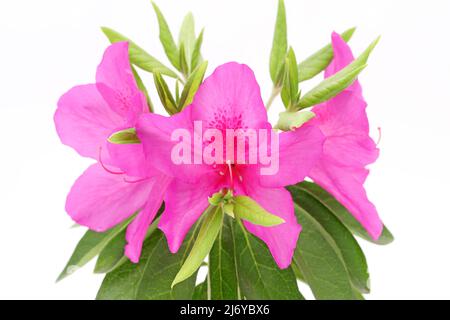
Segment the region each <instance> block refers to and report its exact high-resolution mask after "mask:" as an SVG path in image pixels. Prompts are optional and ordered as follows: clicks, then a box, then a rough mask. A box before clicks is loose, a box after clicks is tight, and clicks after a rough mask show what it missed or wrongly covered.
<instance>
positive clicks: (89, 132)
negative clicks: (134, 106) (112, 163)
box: [54, 85, 123, 162]
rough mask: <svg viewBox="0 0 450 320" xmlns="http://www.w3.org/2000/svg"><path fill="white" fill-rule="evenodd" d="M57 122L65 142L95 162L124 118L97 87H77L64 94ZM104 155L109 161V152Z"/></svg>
mask: <svg viewBox="0 0 450 320" xmlns="http://www.w3.org/2000/svg"><path fill="white" fill-rule="evenodd" d="M54 121H55V125H56V131H57V132H58V135H59V137H60V139H61V141H62V143H64V144H65V145H68V146H70V147H72V148H74V149H75V150H76V151H77V152H78V153H79V154H80V155H82V156H84V157H90V158H93V159H98V155H99V150H100V147H104V146H105V142H106V139H107V138H108V137H109V135H110V134H111V133H112V132H113V131H114V129H115V128H117V127H119V126H122V125H123V119H122V118H121V117H120V116H119V115H118V114H116V113H115V112H114V111H112V110H111V109H110V108H109V106H108V104H107V103H106V102H105V100H104V99H103V98H102V96H101V95H100V94H99V92H98V90H97V88H96V86H95V85H83V86H78V87H74V88H73V89H71V90H70V91H69V92H67V93H66V94H64V95H63V96H62V97H61V98H60V100H59V102H58V109H57V110H56V112H55V116H54ZM102 155H103V156H104V160H105V162H108V161H107V160H106V158H107V157H108V155H107V152H105V153H104V154H102Z"/></svg>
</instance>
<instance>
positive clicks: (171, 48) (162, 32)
mask: <svg viewBox="0 0 450 320" xmlns="http://www.w3.org/2000/svg"><path fill="white" fill-rule="evenodd" d="M152 5H153V9H154V10H155V13H156V17H157V18H158V24H159V40H160V41H161V44H162V45H163V47H164V51H165V52H166V55H167V58H169V61H170V63H172V65H173V66H174V67H175V68H176V69H177V70H180V60H179V55H180V54H179V51H178V48H177V45H176V43H175V41H174V40H173V37H172V33H171V32H170V28H169V25H168V24H167V22H166V19H165V18H164V16H163V14H162V12H161V10H159V8H158V6H157V5H156V4H155V3H154V2H153V1H152Z"/></svg>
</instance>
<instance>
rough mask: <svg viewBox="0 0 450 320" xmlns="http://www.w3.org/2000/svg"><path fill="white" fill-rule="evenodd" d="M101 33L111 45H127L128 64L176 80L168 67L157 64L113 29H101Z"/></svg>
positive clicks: (175, 75) (152, 58) (154, 59)
mask: <svg viewBox="0 0 450 320" xmlns="http://www.w3.org/2000/svg"><path fill="white" fill-rule="evenodd" d="M102 31H103V33H104V34H105V35H106V36H107V37H108V39H109V41H111V43H115V42H120V41H127V42H128V43H129V55H130V62H131V63H132V64H134V65H136V66H137V67H139V68H141V69H142V70H145V71H148V72H151V73H153V72H158V73H161V74H164V75H167V76H169V77H172V78H178V76H177V74H176V73H175V72H173V71H172V70H170V69H169V68H168V67H166V66H165V65H163V64H162V63H161V62H159V61H158V60H157V59H156V58H155V57H153V56H151V55H150V54H148V53H147V52H145V51H144V49H142V48H140V47H139V46H137V45H136V44H135V43H134V42H133V41H131V40H130V39H128V38H127V37H125V36H123V35H121V34H120V33H118V32H117V31H114V30H113V29H110V28H106V27H102Z"/></svg>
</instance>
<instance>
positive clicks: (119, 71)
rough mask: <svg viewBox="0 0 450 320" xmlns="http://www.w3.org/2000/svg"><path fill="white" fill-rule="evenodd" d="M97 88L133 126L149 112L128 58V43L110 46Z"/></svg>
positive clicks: (98, 71)
mask: <svg viewBox="0 0 450 320" xmlns="http://www.w3.org/2000/svg"><path fill="white" fill-rule="evenodd" d="M96 79H97V88H98V89H99V91H100V92H101V94H102V96H103V98H104V99H105V100H106V101H107V102H108V104H109V105H110V107H111V108H112V109H113V110H114V111H116V112H117V113H118V114H120V115H121V116H122V117H123V118H125V119H127V121H128V124H130V125H131V126H133V125H134V123H135V122H136V120H137V117H138V116H139V115H140V114H141V113H143V112H144V111H148V110H147V104H146V99H145V95H144V94H143V93H142V92H141V91H140V90H139V89H138V86H137V84H136V80H135V79H134V75H133V72H132V70H131V65H130V61H129V57H128V42H117V43H114V44H112V45H110V46H109V47H108V48H107V49H106V50H105V54H104V55H103V60H102V62H101V63H100V65H99V66H98V68H97V77H96Z"/></svg>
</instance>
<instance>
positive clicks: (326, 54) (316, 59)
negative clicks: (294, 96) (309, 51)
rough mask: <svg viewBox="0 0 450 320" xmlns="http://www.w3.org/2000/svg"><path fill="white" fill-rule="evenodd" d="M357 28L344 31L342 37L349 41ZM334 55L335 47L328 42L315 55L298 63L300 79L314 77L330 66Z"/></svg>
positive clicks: (304, 79)
mask: <svg viewBox="0 0 450 320" xmlns="http://www.w3.org/2000/svg"><path fill="white" fill-rule="evenodd" d="M355 30H356V28H351V29H348V30H346V31H344V32H343V33H342V34H341V37H342V39H344V41H346V42H348V41H349V40H350V39H351V37H352V36H353V33H354V32H355ZM333 55H334V54H333V47H332V46H331V44H328V45H326V46H325V47H323V48H322V49H320V50H319V51H317V52H316V53H314V54H313V55H311V56H309V57H308V58H306V59H305V60H304V61H302V62H301V63H300V64H299V65H298V74H299V79H298V80H299V81H300V82H302V81H306V80H309V79H312V78H314V77H315V76H316V75H318V74H319V73H321V72H322V71H323V70H325V68H326V67H328V65H329V64H330V62H331V60H333Z"/></svg>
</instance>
